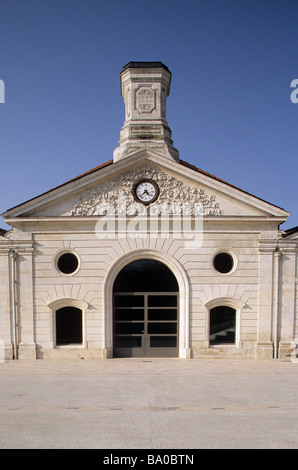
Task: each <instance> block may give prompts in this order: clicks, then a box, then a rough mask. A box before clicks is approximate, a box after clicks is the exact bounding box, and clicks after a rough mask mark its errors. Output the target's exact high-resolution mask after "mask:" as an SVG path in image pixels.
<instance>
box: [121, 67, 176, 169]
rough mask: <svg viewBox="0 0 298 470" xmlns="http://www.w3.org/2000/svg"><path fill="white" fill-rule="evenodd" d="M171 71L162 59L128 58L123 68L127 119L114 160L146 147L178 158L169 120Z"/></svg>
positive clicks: (122, 86) (160, 153)
mask: <svg viewBox="0 0 298 470" xmlns="http://www.w3.org/2000/svg"><path fill="white" fill-rule="evenodd" d="M171 77H172V74H171V72H170V71H169V69H168V67H166V66H165V65H164V64H163V63H162V62H129V63H128V64H127V65H125V66H124V67H123V69H122V71H121V74H120V79H121V94H122V96H123V99H124V103H125V122H124V125H123V127H122V129H121V131H120V141H119V146H118V147H117V148H116V149H115V150H114V156H113V157H114V162H116V161H118V160H121V159H123V158H125V157H129V156H130V155H132V154H133V153H136V152H138V151H141V150H144V149H151V150H152V151H154V152H155V153H157V154H159V155H162V156H164V157H166V158H169V159H172V160H175V161H177V162H178V161H179V152H178V150H177V149H176V148H174V147H173V141H172V138H171V134H172V133H171V130H170V128H169V126H168V123H167V120H166V100H167V97H168V95H169V93H170V85H171Z"/></svg>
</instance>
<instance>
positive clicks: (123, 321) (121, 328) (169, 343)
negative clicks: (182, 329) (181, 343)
mask: <svg viewBox="0 0 298 470" xmlns="http://www.w3.org/2000/svg"><path fill="white" fill-rule="evenodd" d="M114 357H178V293H173V292H117V293H115V294H114Z"/></svg>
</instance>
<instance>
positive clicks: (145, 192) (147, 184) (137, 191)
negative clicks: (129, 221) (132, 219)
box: [134, 179, 159, 205]
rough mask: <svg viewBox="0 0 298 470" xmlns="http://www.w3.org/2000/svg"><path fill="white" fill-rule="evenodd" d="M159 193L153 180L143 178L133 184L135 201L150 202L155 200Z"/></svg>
mask: <svg viewBox="0 0 298 470" xmlns="http://www.w3.org/2000/svg"><path fill="white" fill-rule="evenodd" d="M158 195H159V188H158V186H157V184H156V183H155V181H152V180H149V179H143V180H141V181H138V183H136V184H135V186H134V197H135V199H136V201H138V202H142V203H143V204H145V205H146V204H151V203H152V202H154V201H156V199H157V198H158Z"/></svg>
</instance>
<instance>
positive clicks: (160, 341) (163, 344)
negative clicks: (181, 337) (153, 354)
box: [150, 336, 177, 348]
mask: <svg viewBox="0 0 298 470" xmlns="http://www.w3.org/2000/svg"><path fill="white" fill-rule="evenodd" d="M150 347H151V348H176V347H177V337H176V336H151V337H150Z"/></svg>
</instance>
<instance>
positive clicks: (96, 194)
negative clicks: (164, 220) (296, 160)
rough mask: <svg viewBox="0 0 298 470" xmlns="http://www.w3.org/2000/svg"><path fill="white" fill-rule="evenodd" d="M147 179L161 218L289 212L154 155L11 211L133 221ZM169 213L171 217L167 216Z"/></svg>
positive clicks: (112, 166)
mask: <svg viewBox="0 0 298 470" xmlns="http://www.w3.org/2000/svg"><path fill="white" fill-rule="evenodd" d="M144 178H147V179H151V180H153V181H155V182H156V183H157V185H158V187H159V197H158V199H157V200H156V201H155V202H154V204H153V205H152V206H151V208H153V207H154V208H155V209H156V213H159V214H161V213H162V212H163V211H168V212H169V211H170V212H171V211H173V210H178V211H179V210H182V211H185V210H187V211H189V213H192V214H194V213H198V211H199V212H200V214H201V215H203V216H207V217H225V216H230V217H231V216H232V217H254V216H255V217H268V216H271V217H278V218H281V219H284V220H285V219H286V218H287V216H288V215H289V213H288V212H286V211H284V210H283V209H281V208H278V207H276V206H274V205H272V204H270V203H268V202H265V201H263V200H261V199H259V198H257V197H255V196H252V195H250V194H248V193H246V192H244V191H242V190H240V189H238V188H236V187H234V186H232V185H229V184H228V183H226V182H223V181H222V180H219V179H218V178H216V177H214V176H212V175H209V174H208V173H206V172H203V171H202V170H199V169H197V168H195V167H193V166H191V165H188V164H186V163H185V162H180V163H177V162H171V161H169V160H167V159H165V158H162V157H161V156H160V155H157V154H154V152H151V151H146V152H139V154H138V155H133V156H131V157H128V158H126V159H125V160H123V161H119V162H117V163H111V162H109V164H106V165H103V166H101V167H98V169H95V170H91V171H90V172H87V173H85V174H84V175H81V176H80V177H78V178H74V179H73V180H71V181H69V182H68V183H65V184H63V185H61V186H59V187H57V188H54V189H53V190H51V191H48V192H47V193H44V194H42V195H40V196H38V197H36V198H34V199H32V200H30V201H28V202H25V203H23V204H21V205H19V206H17V207H15V208H13V209H10V210H9V211H7V212H6V213H5V214H4V215H3V216H4V218H5V220H8V221H9V219H10V218H22V219H24V218H30V219H32V218H35V217H38V218H39V219H40V218H52V217H68V216H69V217H93V216H94V217H99V216H101V215H104V214H106V213H115V214H117V213H118V212H119V211H123V210H125V211H126V212H127V213H128V214H131V215H133V214H134V213H135V211H136V210H137V206H138V203H137V202H136V200H135V199H134V195H133V186H134V184H135V183H136V182H137V181H139V180H142V179H144ZM165 213H167V212H165Z"/></svg>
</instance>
